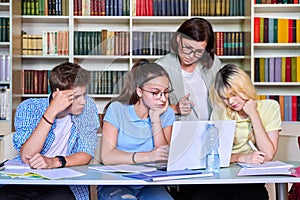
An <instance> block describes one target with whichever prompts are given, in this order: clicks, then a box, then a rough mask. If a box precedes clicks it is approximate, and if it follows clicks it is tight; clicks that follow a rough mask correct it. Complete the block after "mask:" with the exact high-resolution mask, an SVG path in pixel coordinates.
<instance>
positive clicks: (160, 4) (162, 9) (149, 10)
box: [132, 0, 188, 16]
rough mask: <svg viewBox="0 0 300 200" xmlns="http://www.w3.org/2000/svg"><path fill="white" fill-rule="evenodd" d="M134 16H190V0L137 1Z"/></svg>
mask: <svg viewBox="0 0 300 200" xmlns="http://www.w3.org/2000/svg"><path fill="white" fill-rule="evenodd" d="M132 15H133V16H188V0H135V1H133V11H132Z"/></svg>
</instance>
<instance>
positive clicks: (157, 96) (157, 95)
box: [140, 87, 173, 100]
mask: <svg viewBox="0 0 300 200" xmlns="http://www.w3.org/2000/svg"><path fill="white" fill-rule="evenodd" d="M140 89H141V90H143V91H145V92H148V93H151V94H152V97H153V99H155V100H159V99H160V98H161V97H162V96H163V95H164V97H165V98H169V96H170V93H171V92H173V89H171V88H169V89H166V90H165V91H163V92H159V91H155V92H152V91H149V90H145V89H144V88H141V87H140Z"/></svg>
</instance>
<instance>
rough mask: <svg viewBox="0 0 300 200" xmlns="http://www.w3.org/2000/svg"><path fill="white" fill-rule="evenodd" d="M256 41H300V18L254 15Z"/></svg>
mask: <svg viewBox="0 0 300 200" xmlns="http://www.w3.org/2000/svg"><path fill="white" fill-rule="evenodd" d="M254 42H255V43H300V19H284V18H265V17H254Z"/></svg>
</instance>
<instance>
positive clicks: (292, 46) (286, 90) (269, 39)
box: [251, 1, 300, 134]
mask: <svg viewBox="0 0 300 200" xmlns="http://www.w3.org/2000/svg"><path fill="white" fill-rule="evenodd" d="M253 2H254V1H253ZM258 2H259V1H258ZM258 2H257V3H256V4H254V3H252V5H251V6H252V14H251V21H252V22H251V24H252V26H251V32H252V33H253V34H252V39H251V78H252V81H253V82H254V85H255V87H256V88H257V90H258V93H259V95H261V97H262V98H267V99H268V98H271V99H273V98H274V99H277V100H279V103H280V105H281V109H282V110H281V113H282V120H283V129H284V132H285V133H284V134H292V133H293V132H294V130H297V129H298V128H299V121H300V118H299V115H298V118H297V112H299V105H298V108H297V103H298V104H299V101H300V97H299V96H300V79H299V78H300V76H299V72H300V35H299V33H300V32H299V30H300V15H299V13H300V4H299V1H297V2H296V3H273V4H267V3H265V4H262V3H258ZM278 29H279V30H278ZM258 30H259V31H258ZM276 30H277V31H276ZM279 32H280V33H281V34H279ZM297 98H298V102H297V100H295V99H297ZM297 109H298V110H297Z"/></svg>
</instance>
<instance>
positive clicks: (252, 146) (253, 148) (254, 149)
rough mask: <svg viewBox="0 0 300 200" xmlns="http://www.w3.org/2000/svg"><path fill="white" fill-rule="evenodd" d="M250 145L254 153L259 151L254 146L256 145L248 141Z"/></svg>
mask: <svg viewBox="0 0 300 200" xmlns="http://www.w3.org/2000/svg"><path fill="white" fill-rule="evenodd" d="M248 144H249V145H250V147H251V149H252V150H253V151H258V149H257V148H256V146H254V144H253V142H252V141H251V140H248Z"/></svg>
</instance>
